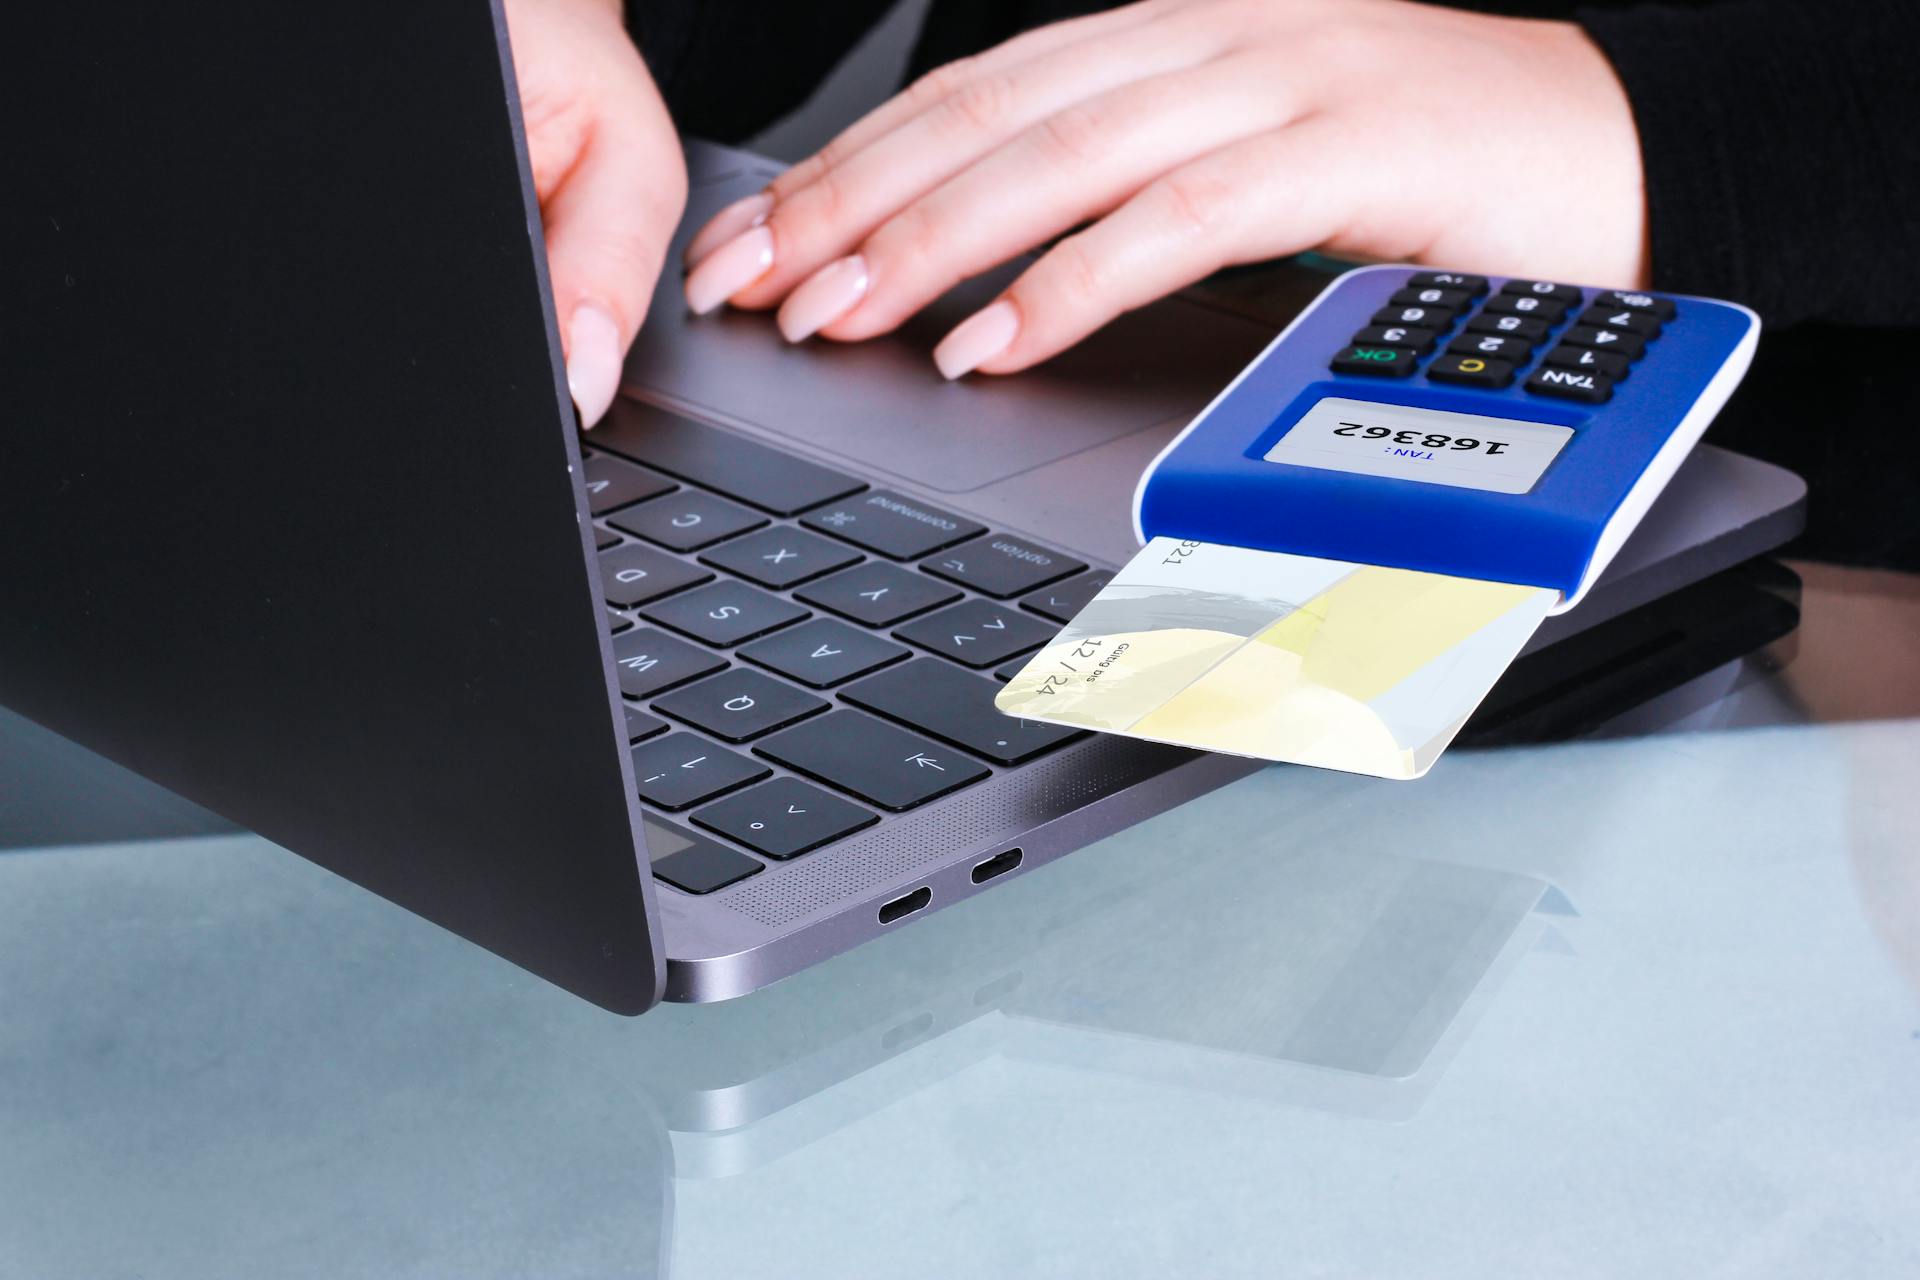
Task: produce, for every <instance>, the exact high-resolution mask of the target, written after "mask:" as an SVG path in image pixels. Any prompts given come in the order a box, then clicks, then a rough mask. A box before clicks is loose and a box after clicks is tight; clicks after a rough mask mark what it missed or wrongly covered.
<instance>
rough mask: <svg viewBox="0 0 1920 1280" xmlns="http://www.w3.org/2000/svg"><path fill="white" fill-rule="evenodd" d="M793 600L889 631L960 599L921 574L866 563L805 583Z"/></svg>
mask: <svg viewBox="0 0 1920 1280" xmlns="http://www.w3.org/2000/svg"><path fill="white" fill-rule="evenodd" d="M793 597H794V599H796V600H804V601H806V602H807V603H808V604H811V605H817V606H818V607H820V608H822V609H831V610H832V611H833V612H835V613H837V614H839V615H841V616H842V617H845V618H852V619H853V620H854V621H855V622H864V623H866V624H867V625H868V626H870V627H890V626H892V625H893V624H894V623H896V622H899V621H901V620H902V619H905V618H911V617H912V616H913V615H914V614H916V613H925V612H926V611H927V610H929V609H933V608H937V607H938V606H940V605H943V604H950V603H952V602H953V601H955V600H958V599H959V598H960V593H959V592H958V591H955V590H954V589H953V588H952V587H950V586H948V585H947V584H946V583H944V582H935V581H934V580H933V579H932V578H929V577H927V576H926V575H925V574H923V573H913V572H911V571H909V570H906V569H902V568H900V567H899V566H897V565H891V564H887V563H885V562H883V561H880V560H869V561H868V562H867V563H865V564H863V565H861V566H859V567H858V568H854V569H849V570H847V571H846V572H845V573H836V574H834V575H833V576H832V577H831V578H823V579H821V580H820V581H819V582H812V583H808V584H807V585H806V586H804V587H802V588H800V589H799V590H798V591H796V592H794V593H793Z"/></svg>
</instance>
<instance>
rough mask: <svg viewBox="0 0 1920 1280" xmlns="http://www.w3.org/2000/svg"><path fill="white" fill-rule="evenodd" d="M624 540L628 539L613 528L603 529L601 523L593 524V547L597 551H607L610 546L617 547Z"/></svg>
mask: <svg viewBox="0 0 1920 1280" xmlns="http://www.w3.org/2000/svg"><path fill="white" fill-rule="evenodd" d="M624 541H626V539H624V538H622V537H621V536H620V535H619V534H617V533H615V532H614V531H613V530H611V529H603V528H601V527H600V526H599V525H595V526H593V549H594V550H595V551H605V550H606V549H607V548H608V547H617V546H619V545H620V544H621V543H622V542H624Z"/></svg>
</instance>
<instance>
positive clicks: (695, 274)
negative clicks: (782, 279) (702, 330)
mask: <svg viewBox="0 0 1920 1280" xmlns="http://www.w3.org/2000/svg"><path fill="white" fill-rule="evenodd" d="M772 265H773V232H771V231H769V230H767V229H766V228H765V227H752V228H749V229H748V230H746V231H742V232H741V233H740V234H739V235H737V236H735V237H734V238H733V239H731V240H729V241H727V242H726V243H725V244H723V245H721V246H720V247H719V248H718V249H715V250H714V251H713V252H712V253H710V254H708V255H707V257H706V259H705V261H703V262H701V264H700V265H699V266H697V267H695V268H694V269H693V271H692V272H691V273H690V274H689V275H688V276H687V306H689V307H691V308H692V309H693V313H694V314H695V315H698V316H703V315H705V314H707V312H709V311H712V310H713V309H714V308H715V307H717V306H719V305H720V304H721V303H723V302H725V301H726V300H727V299H728V298H731V297H732V296H733V295H734V294H736V293H738V292H740V291H741V290H742V289H744V288H746V287H747V286H748V285H750V284H752V283H753V282H754V281H755V280H758V279H759V278H760V277H761V276H763V275H765V274H766V273H767V268H768V267H771V266H772Z"/></svg>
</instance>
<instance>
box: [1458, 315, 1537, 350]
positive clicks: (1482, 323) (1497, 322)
mask: <svg viewBox="0 0 1920 1280" xmlns="http://www.w3.org/2000/svg"><path fill="white" fill-rule="evenodd" d="M1550 328H1552V326H1551V325H1549V324H1548V323H1547V322H1546V321H1545V320H1536V319H1534V318H1533V317H1532V316H1489V315H1477V316H1475V317H1474V318H1473V319H1471V320H1469V321H1467V332H1468V333H1495V334H1499V335H1500V336H1502V337H1506V338H1519V339H1520V340H1521V341H1523V342H1528V343H1532V344H1533V345H1534V346H1539V345H1540V344H1541V343H1542V342H1545V341H1546V340H1547V330H1548V329H1550Z"/></svg>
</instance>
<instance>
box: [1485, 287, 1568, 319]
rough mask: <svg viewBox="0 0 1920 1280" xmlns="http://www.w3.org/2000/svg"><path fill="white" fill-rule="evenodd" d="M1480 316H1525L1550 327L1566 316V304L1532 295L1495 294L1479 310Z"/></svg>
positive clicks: (1556, 299) (1555, 299)
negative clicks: (1543, 322)
mask: <svg viewBox="0 0 1920 1280" xmlns="http://www.w3.org/2000/svg"><path fill="white" fill-rule="evenodd" d="M1480 313H1481V314H1482V315H1494V316H1526V317H1527V318H1528V319H1530V320H1544V321H1545V322H1546V323H1548V324H1550V325H1555V324H1559V323H1560V321H1561V319H1562V318H1563V317H1565V315H1566V314H1567V304H1566V303H1564V302H1562V301H1560V300H1559V299H1558V298H1536V297H1534V296H1533V295H1532V294H1513V293H1496V294H1495V295H1493V297H1491V298H1488V299H1487V304H1486V306H1484V307H1482V308H1480Z"/></svg>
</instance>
